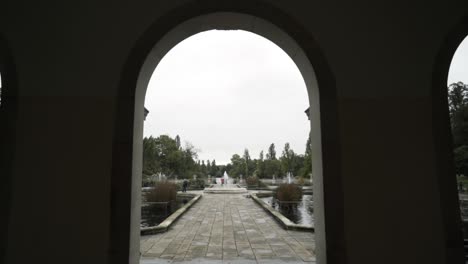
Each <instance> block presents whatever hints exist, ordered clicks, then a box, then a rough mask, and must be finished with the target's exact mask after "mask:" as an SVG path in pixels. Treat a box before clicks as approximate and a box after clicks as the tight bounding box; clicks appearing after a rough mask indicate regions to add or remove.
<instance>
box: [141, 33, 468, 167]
mask: <svg viewBox="0 0 468 264" xmlns="http://www.w3.org/2000/svg"><path fill="white" fill-rule="evenodd" d="M456 81H463V82H465V83H468V40H467V39H465V41H463V43H462V44H461V45H460V47H459V49H458V50H457V52H456V53H455V56H454V59H453V61H452V65H451V68H450V72H449V77H448V83H449V84H450V83H453V82H456ZM145 106H146V108H148V110H149V111H150V113H149V115H148V117H147V119H146V121H145V131H144V135H145V136H150V135H153V136H154V137H157V136H159V135H161V134H167V135H169V136H171V137H175V136H176V135H179V136H180V137H181V140H182V142H184V141H189V142H190V143H192V144H193V145H194V146H195V147H196V148H197V149H198V150H199V151H198V153H199V159H202V160H207V159H209V160H213V159H216V162H217V164H226V163H228V162H229V161H230V158H231V156H232V155H233V154H234V153H237V154H240V155H242V153H243V150H244V148H248V149H249V151H250V156H251V157H252V158H258V155H259V152H260V151H261V150H265V151H266V150H267V148H268V146H269V145H270V143H275V145H276V151H277V155H278V156H279V155H280V154H281V150H282V149H283V147H284V144H285V143H286V142H289V143H290V144H291V147H292V148H293V149H294V151H295V152H296V153H300V154H303V153H304V150H305V143H306V140H307V135H308V133H309V130H310V127H309V123H308V120H307V116H306V115H305V114H304V110H305V109H306V108H307V107H308V99H307V91H306V87H305V84H304V80H303V79H302V76H301V74H300V72H299V70H298V68H297V67H296V65H295V64H294V62H293V61H292V60H291V59H290V58H289V57H288V55H287V54H286V53H284V52H283V51H282V50H281V49H280V48H279V47H278V46H276V45H275V44H273V43H272V42H270V41H269V40H267V39H265V38H263V37H261V36H259V35H256V34H253V33H250V32H246V31H240V30H237V31H215V30H212V31H207V32H203V33H200V34H196V35H194V36H192V37H190V38H188V39H186V40H184V41H182V42H181V43H179V44H178V45H176V46H175V47H174V48H173V49H172V50H171V51H169V53H168V54H167V55H166V56H165V57H164V58H163V59H162V61H161V62H160V63H159V65H158V66H157V68H156V70H155V71H154V73H153V76H152V78H151V81H150V83H149V87H148V91H147V93H146V100H145Z"/></svg>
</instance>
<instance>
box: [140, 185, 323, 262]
mask: <svg viewBox="0 0 468 264" xmlns="http://www.w3.org/2000/svg"><path fill="white" fill-rule="evenodd" d="M140 250H141V260H140V263H141V264H156V263H184V262H190V263H315V253H314V250H315V241H314V234H313V233H310V232H301V231H288V230H284V229H283V228H282V227H281V226H280V225H279V224H278V223H277V222H276V221H275V220H274V219H273V218H272V217H271V216H270V215H269V214H267V213H266V212H265V211H264V210H263V209H262V208H261V207H260V206H259V205H258V204H256V203H255V202H254V201H253V200H252V199H250V198H247V197H246V196H245V195H242V194H208V193H205V194H203V197H202V198H201V199H200V201H199V202H198V203H196V204H195V205H193V206H192V208H190V209H189V210H188V211H187V212H186V213H185V214H184V215H183V216H182V217H181V218H180V219H179V220H178V221H177V222H176V223H174V225H173V226H172V227H171V228H170V230H169V231H167V232H165V233H160V234H156V235H150V236H142V237H141V243H140Z"/></svg>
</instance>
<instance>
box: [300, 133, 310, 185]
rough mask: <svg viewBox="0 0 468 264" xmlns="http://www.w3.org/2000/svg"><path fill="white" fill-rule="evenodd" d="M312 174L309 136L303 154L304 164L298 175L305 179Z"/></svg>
mask: <svg viewBox="0 0 468 264" xmlns="http://www.w3.org/2000/svg"><path fill="white" fill-rule="evenodd" d="M311 173H312V150H311V143H310V134H309V137H308V138H307V142H306V150H305V153H304V163H303V165H302V168H301V169H300V170H299V175H300V176H302V177H304V178H307V177H308V176H309V175H310V174H311Z"/></svg>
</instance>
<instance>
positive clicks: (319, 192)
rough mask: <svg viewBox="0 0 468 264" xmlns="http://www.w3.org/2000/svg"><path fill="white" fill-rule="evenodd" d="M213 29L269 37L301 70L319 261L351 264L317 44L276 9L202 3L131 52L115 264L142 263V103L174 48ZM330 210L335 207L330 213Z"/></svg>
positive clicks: (158, 26) (328, 78)
mask: <svg viewBox="0 0 468 264" xmlns="http://www.w3.org/2000/svg"><path fill="white" fill-rule="evenodd" d="M210 6H213V5H210ZM214 6H216V5H214ZM187 12H188V13H189V14H187ZM211 29H222V30H230V29H241V30H246V31H250V32H252V33H256V34H258V35H260V36H263V37H265V38H267V39H269V40H270V41H272V42H273V43H275V44H276V45H278V46H279V47H280V48H282V49H283V50H284V51H285V52H286V53H287V54H288V55H289V56H290V57H291V58H292V59H293V61H294V62H295V63H296V65H297V66H298V68H299V70H300V71H301V74H302V76H303V78H304V81H305V83H306V87H307V90H308V94H309V103H310V107H311V108H310V113H311V118H310V119H311V133H312V145H313V146H314V149H313V150H312V153H313V157H314V160H313V170H314V171H313V175H314V176H313V177H314V199H315V200H316V202H315V203H314V204H315V205H316V208H315V210H314V212H315V214H316V216H315V219H316V220H315V223H316V226H315V229H316V241H317V242H316V244H317V252H318V253H317V260H318V262H319V263H327V262H328V263H345V261H346V254H345V248H344V231H343V193H342V189H341V188H342V187H341V175H340V160H339V157H340V155H339V141H338V133H339V131H338V120H337V119H338V118H337V109H336V108H337V102H336V91H335V83H334V78H333V75H332V74H331V71H330V70H329V68H328V65H327V64H326V61H325V58H324V56H323V55H322V54H321V52H320V49H319V47H318V45H317V43H315V41H314V40H313V38H312V37H311V36H310V34H308V33H307V32H306V31H305V30H303V29H302V27H300V26H299V25H298V24H296V23H295V22H294V21H292V20H291V19H290V18H289V17H287V16H286V15H285V14H283V13H282V12H281V11H278V10H276V9H274V8H272V7H270V6H261V5H253V4H252V3H247V2H243V1H240V2H239V3H235V4H233V5H232V6H221V7H218V8H211V7H210V8H201V7H200V5H196V6H191V7H187V6H186V7H183V8H181V9H180V10H176V11H174V12H172V13H170V14H168V15H167V17H166V19H163V21H158V22H157V23H155V24H154V25H153V26H152V27H150V28H149V29H148V30H147V32H146V33H145V34H144V36H143V37H142V38H141V39H140V40H139V41H138V43H137V44H136V46H135V48H134V50H133V51H132V53H131V54H130V57H129V58H128V60H127V64H126V65H125V68H124V71H123V73H122V80H121V86H120V88H119V98H118V104H117V116H116V127H115V130H114V143H113V144H114V148H113V172H112V173H113V176H112V187H111V203H112V204H111V206H112V208H111V217H112V218H111V232H110V233H111V238H110V239H111V253H112V257H111V259H112V260H111V262H112V263H128V262H125V261H126V260H128V259H129V260H130V263H136V261H137V259H138V253H139V247H138V245H139V218H140V215H139V212H140V210H139V206H140V199H141V198H140V185H141V178H140V177H141V175H140V174H141V173H140V172H141V163H142V162H141V161H142V142H141V141H142V140H141V139H142V136H143V103H144V98H145V93H146V88H147V84H148V82H149V79H150V77H151V74H152V72H153V71H154V69H155V68H156V66H157V64H158V62H159V61H160V60H161V59H162V57H163V56H164V55H165V54H166V53H167V52H168V51H169V50H170V49H171V48H172V47H174V46H175V45H177V44H178V43H179V42H180V41H182V40H184V39H185V38H187V37H190V36H192V35H194V34H197V33H200V32H203V31H207V30H211ZM312 65H313V67H312ZM319 87H320V92H319ZM323 175H326V176H325V177H323ZM327 207H328V208H333V209H331V210H325V208H327ZM123 231H126V233H124V232H123ZM125 248H127V249H129V250H128V252H125V250H124V249H125Z"/></svg>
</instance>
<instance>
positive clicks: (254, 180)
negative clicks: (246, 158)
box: [245, 176, 259, 186]
mask: <svg viewBox="0 0 468 264" xmlns="http://www.w3.org/2000/svg"><path fill="white" fill-rule="evenodd" d="M245 182H246V183H247V185H250V186H254V185H258V182H259V180H258V178H257V177H254V176H250V177H247V179H245Z"/></svg>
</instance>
